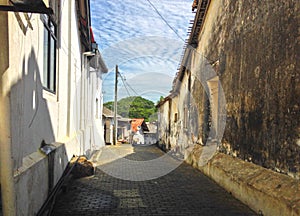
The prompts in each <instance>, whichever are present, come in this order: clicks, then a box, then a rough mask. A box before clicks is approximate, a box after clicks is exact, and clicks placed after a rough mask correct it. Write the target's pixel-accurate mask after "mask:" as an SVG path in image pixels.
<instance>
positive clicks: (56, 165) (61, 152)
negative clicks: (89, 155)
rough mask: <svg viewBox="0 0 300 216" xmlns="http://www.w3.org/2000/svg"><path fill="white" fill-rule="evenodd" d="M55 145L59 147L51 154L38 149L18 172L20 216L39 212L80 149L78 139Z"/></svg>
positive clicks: (26, 158)
mask: <svg viewBox="0 0 300 216" xmlns="http://www.w3.org/2000/svg"><path fill="white" fill-rule="evenodd" d="M53 145H54V146H55V147H56V149H55V151H53V152H52V153H50V154H52V155H51V156H50V157H49V155H48V156H47V155H45V154H44V153H42V152H40V150H37V151H36V152H34V153H32V154H30V155H28V156H26V157H25V158H23V163H22V166H21V167H19V168H18V169H17V170H16V171H15V173H14V184H15V191H16V213H17V215H18V216H23V215H24V216H27V215H36V213H37V212H38V211H39V209H40V208H41V206H42V205H43V203H44V201H45V200H46V198H47V196H48V194H49V192H50V190H49V189H51V188H53V187H54V186H55V184H56V183H57V182H58V180H59V179H60V177H61V175H62V173H63V171H64V169H65V168H66V166H67V164H68V162H69V160H70V159H71V157H72V155H73V153H74V152H79V147H78V140H77V139H71V140H69V141H68V142H65V143H54V144H53ZM49 173H50V176H49Z"/></svg>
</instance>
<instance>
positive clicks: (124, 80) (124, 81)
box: [119, 73, 140, 96]
mask: <svg viewBox="0 0 300 216" xmlns="http://www.w3.org/2000/svg"><path fill="white" fill-rule="evenodd" d="M119 74H120V77H121V79H122V82H123V83H124V84H126V85H127V86H128V87H129V88H130V89H131V91H133V93H134V94H136V95H137V96H140V94H139V93H137V92H136V91H135V90H134V89H133V88H132V87H131V85H129V83H128V82H126V79H124V77H123V76H122V74H121V73H119ZM126 90H127V89H126ZM129 96H130V95H129Z"/></svg>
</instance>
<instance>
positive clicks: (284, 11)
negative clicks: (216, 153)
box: [193, 0, 300, 178]
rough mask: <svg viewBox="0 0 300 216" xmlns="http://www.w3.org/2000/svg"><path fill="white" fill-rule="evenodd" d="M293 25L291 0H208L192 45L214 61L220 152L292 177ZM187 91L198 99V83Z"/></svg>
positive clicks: (299, 129)
mask: <svg viewBox="0 0 300 216" xmlns="http://www.w3.org/2000/svg"><path fill="white" fill-rule="evenodd" d="M299 23H300V2H299V1H297V0H287V1H273V0H266V1H259V0H254V1H244V0H236V1H232V0H218V1H217V0H212V1H211V3H210V6H209V10H208V12H207V16H206V19H205V23H204V26H203V28H202V31H201V32H200V34H199V38H198V39H199V44H198V48H197V51H198V52H199V53H202V54H203V55H204V56H206V57H207V59H209V60H210V61H211V62H213V61H216V60H219V65H218V68H217V73H218V75H219V76H220V81H221V84H222V87H223V88H224V93H225V97H226V101H227V105H226V108H227V124H226V129H225V134H224V137H223V144H224V148H223V149H222V150H223V151H224V152H226V153H229V154H233V155H236V156H238V157H239V158H241V159H243V160H247V161H252V162H254V163H256V164H258V165H261V166H263V167H266V168H270V169H273V170H276V171H280V172H283V173H286V174H290V175H291V176H293V177H296V178H299V170H300V165H299V164H300V145H299V143H300V141H299V139H300V122H299V121H300V85H299V81H300V72H299V62H300V61H299V60H300V53H299V50H300V38H299V34H300V29H299ZM193 95H194V97H196V98H199V99H201V98H202V95H203V90H202V88H201V87H199V83H198V84H197V83H195V82H194V88H193ZM201 104H202V102H201V101H199V103H198V104H197V106H199V110H201V111H202V110H203V106H202V105H201ZM201 111H200V113H201ZM200 121H201V118H200V119H199V122H200Z"/></svg>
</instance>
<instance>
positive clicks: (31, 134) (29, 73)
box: [10, 50, 55, 169]
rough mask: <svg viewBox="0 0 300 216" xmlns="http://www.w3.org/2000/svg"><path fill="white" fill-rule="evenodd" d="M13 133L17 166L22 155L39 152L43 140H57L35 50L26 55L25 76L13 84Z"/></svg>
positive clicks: (23, 70)
mask: <svg viewBox="0 0 300 216" xmlns="http://www.w3.org/2000/svg"><path fill="white" fill-rule="evenodd" d="M10 103H11V130H12V131H11V134H12V147H13V157H14V159H15V161H14V168H15V169H16V168H18V167H20V166H21V165H22V159H23V158H24V157H26V156H28V155H29V154H31V153H33V152H36V151H37V150H38V149H39V148H40V147H41V143H42V141H43V140H44V141H45V143H48V144H50V143H52V142H54V141H55V137H54V131H53V126H52V121H51V118H50V113H49V110H48V105H47V101H46V100H45V99H44V98H43V86H42V82H41V77H40V70H39V66H38V64H37V58H36V55H35V52H34V50H31V53H30V56H29V57H28V59H27V62H26V59H25V58H24V59H23V68H22V77H21V78H20V79H19V81H18V82H17V83H16V84H15V85H14V86H13V87H12V88H11V92H10Z"/></svg>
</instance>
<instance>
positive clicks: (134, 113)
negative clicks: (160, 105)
mask: <svg viewBox="0 0 300 216" xmlns="http://www.w3.org/2000/svg"><path fill="white" fill-rule="evenodd" d="M104 106H105V107H107V108H108V109H111V110H113V107H114V102H112V101H110V102H106V103H104ZM117 106H118V109H117V110H118V114H119V115H120V116H122V117H125V118H144V119H145V121H149V119H150V117H151V121H153V120H155V118H154V117H153V116H155V115H154V114H155V113H156V108H155V105H154V103H153V102H152V101H150V100H147V99H145V98H142V97H140V96H137V97H134V96H132V97H127V98H123V99H121V100H119V101H118V104H117Z"/></svg>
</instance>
